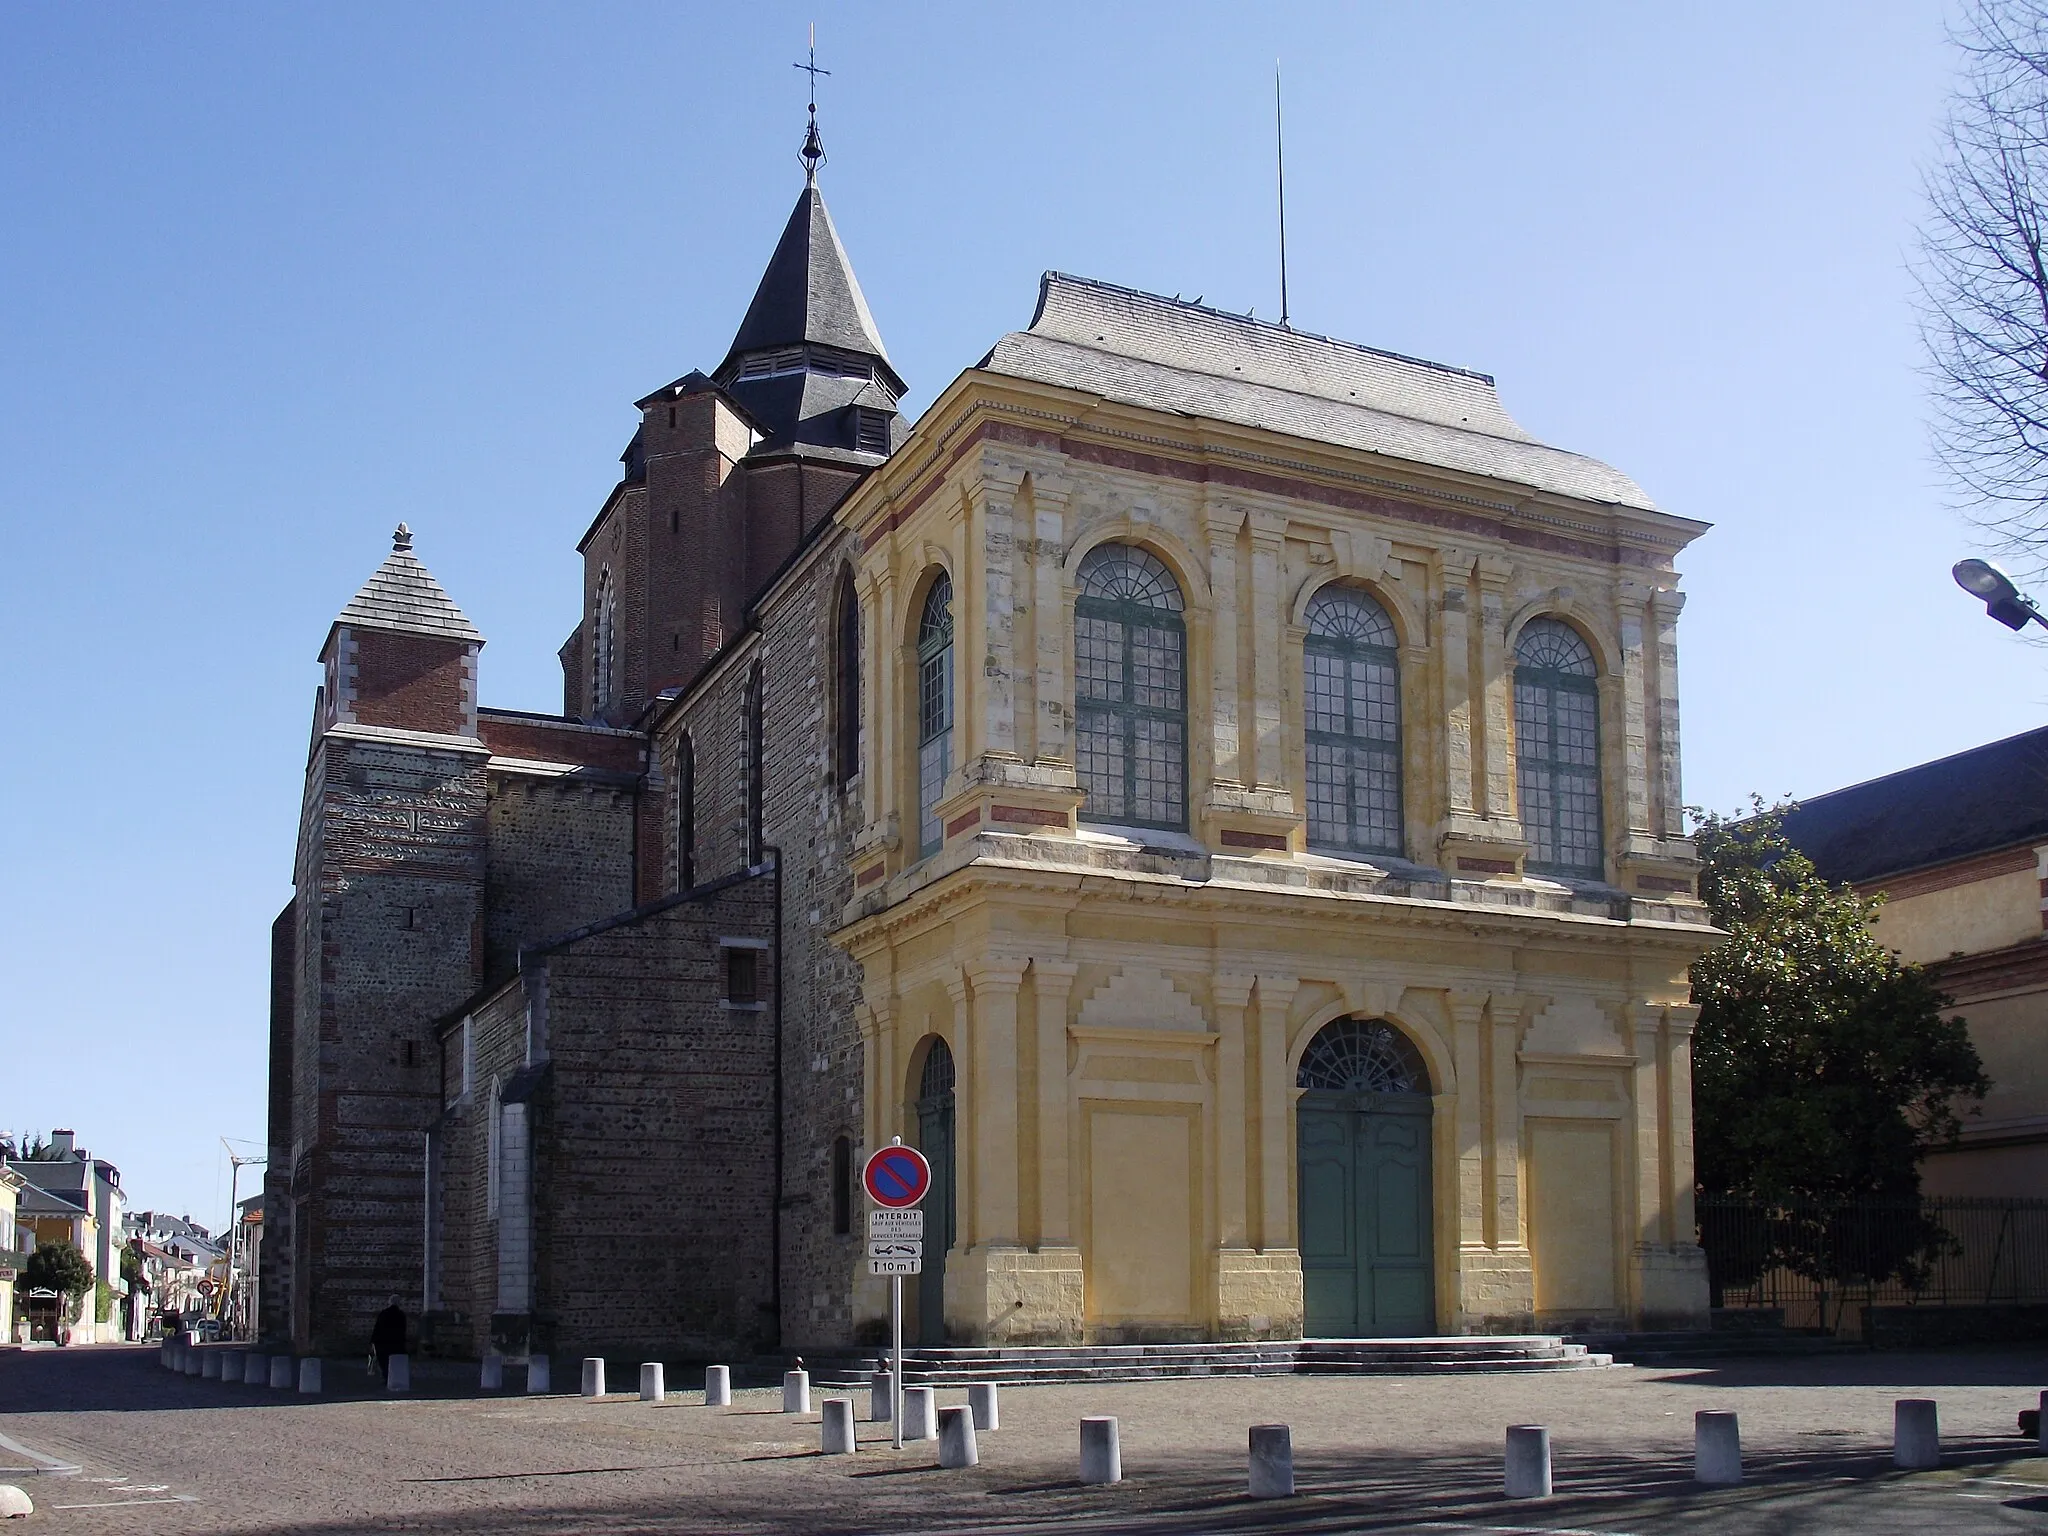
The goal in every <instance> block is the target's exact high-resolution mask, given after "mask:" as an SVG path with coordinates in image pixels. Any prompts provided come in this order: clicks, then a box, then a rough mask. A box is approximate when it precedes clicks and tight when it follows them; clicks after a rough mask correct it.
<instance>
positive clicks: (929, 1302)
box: [917, 1040, 957, 1347]
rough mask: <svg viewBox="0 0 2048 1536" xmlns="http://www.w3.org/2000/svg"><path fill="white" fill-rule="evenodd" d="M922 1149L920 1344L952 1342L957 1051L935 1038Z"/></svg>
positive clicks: (923, 1103) (921, 1108) (921, 1114)
mask: <svg viewBox="0 0 2048 1536" xmlns="http://www.w3.org/2000/svg"><path fill="white" fill-rule="evenodd" d="M918 1087H919V1090H920V1092H919V1094H918V1100H917V1150H918V1151H920V1152H922V1153H923V1154H924V1155H925V1161H927V1162H929V1163H930V1164H931V1165H932V1187H931V1193H930V1194H928V1195H926V1196H925V1197H924V1271H923V1273H921V1274H920V1275H919V1276H918V1277H917V1342H918V1343H919V1344H920V1345H924V1346H927V1347H932V1346H937V1345H942V1344H944V1343H945V1342H946V1250H947V1249H949V1248H951V1247H952V1246H953V1238H954V1234H955V1232H956V1230H957V1229H956V1227H955V1225H954V1219H953V1053H952V1052H951V1051H949V1050H947V1049H946V1042H945V1041H943V1040H935V1041H933V1042H932V1047H931V1051H930V1054H928V1055H927V1056H926V1057H925V1064H924V1072H923V1075H922V1077H921V1078H920V1080H919V1084H918Z"/></svg>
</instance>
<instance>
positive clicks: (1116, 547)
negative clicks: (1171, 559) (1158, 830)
mask: <svg viewBox="0 0 2048 1536" xmlns="http://www.w3.org/2000/svg"><path fill="white" fill-rule="evenodd" d="M1079 586H1080V592H1079V595H1078V596H1077V597H1076V598H1075V599H1074V726H1075V746H1074V766H1075V769H1076V771H1077V773H1078V775H1079V777H1080V780H1081V788H1082V790H1083V792H1085V793H1086V795H1087V797H1088V798H1087V799H1086V800H1085V801H1084V802H1083V803H1082V807H1081V814H1082V815H1084V816H1086V817H1087V818H1088V819H1089V820H1091V821H1110V822H1121V823H1124V824H1126V825H1130V826H1139V827H1163V828H1167V829H1169V830H1172V831H1184V830H1186V828H1187V824H1188V698H1187V626H1186V625H1185V623H1184V622H1183V621H1182V619H1181V611H1182V608H1183V606H1184V604H1183V603H1182V600H1181V593H1180V584H1179V583H1178V582H1176V581H1175V580H1174V579H1173V573H1172V572H1171V571H1169V570H1167V568H1166V567H1165V565H1164V564H1162V563H1161V562H1160V560H1159V558H1158V557H1157V556H1156V555H1154V554H1152V553H1151V552H1150V551H1149V550H1144V549H1139V548H1137V547H1136V546H1135V545H1131V544H1102V545H1098V546H1097V547H1096V548H1094V549H1092V550H1090V551H1089V552H1088V554H1087V556H1086V558H1084V559H1083V560H1082V561H1081V569H1080V572H1079Z"/></svg>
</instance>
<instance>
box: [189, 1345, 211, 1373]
mask: <svg viewBox="0 0 2048 1536" xmlns="http://www.w3.org/2000/svg"><path fill="white" fill-rule="evenodd" d="M205 1372H206V1351H205V1350H203V1349H201V1348H200V1347H199V1346H198V1345H197V1344H194V1345H192V1346H190V1347H189V1348H188V1349H186V1351H185V1374H186V1375H187V1376H200V1375H204V1374H205Z"/></svg>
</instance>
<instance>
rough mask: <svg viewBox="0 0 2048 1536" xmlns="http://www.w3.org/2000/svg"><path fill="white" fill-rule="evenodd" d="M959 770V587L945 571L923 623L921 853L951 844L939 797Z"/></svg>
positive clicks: (919, 679) (919, 629) (929, 595)
mask: <svg viewBox="0 0 2048 1536" xmlns="http://www.w3.org/2000/svg"><path fill="white" fill-rule="evenodd" d="M952 771H953V583H952V582H951V581H950V580H949V579H948V578H947V577H946V576H945V575H944V574H943V573H941V574H940V576H939V578H938V579H937V580H936V581H934V582H933V583H932V589H931V591H929V592H927V593H926V594H925V599H924V613H923V616H922V617H921V618H919V620H918V623H917V829H918V830H917V852H918V857H919V858H928V857H929V856H930V855H932V854H934V853H937V852H938V851H939V848H940V846H941V845H942V844H943V843H944V842H945V840H946V837H945V829H944V828H943V827H941V826H940V825H939V796H940V795H942V794H944V793H945V789H946V775H947V774H949V773H951V772H952Z"/></svg>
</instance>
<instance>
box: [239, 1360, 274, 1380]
mask: <svg viewBox="0 0 2048 1536" xmlns="http://www.w3.org/2000/svg"><path fill="white" fill-rule="evenodd" d="M269 1381H270V1356H268V1355H257V1354H248V1355H244V1356H243V1357H242V1385H243V1386H245V1387H261V1386H266V1385H268V1384H269Z"/></svg>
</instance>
